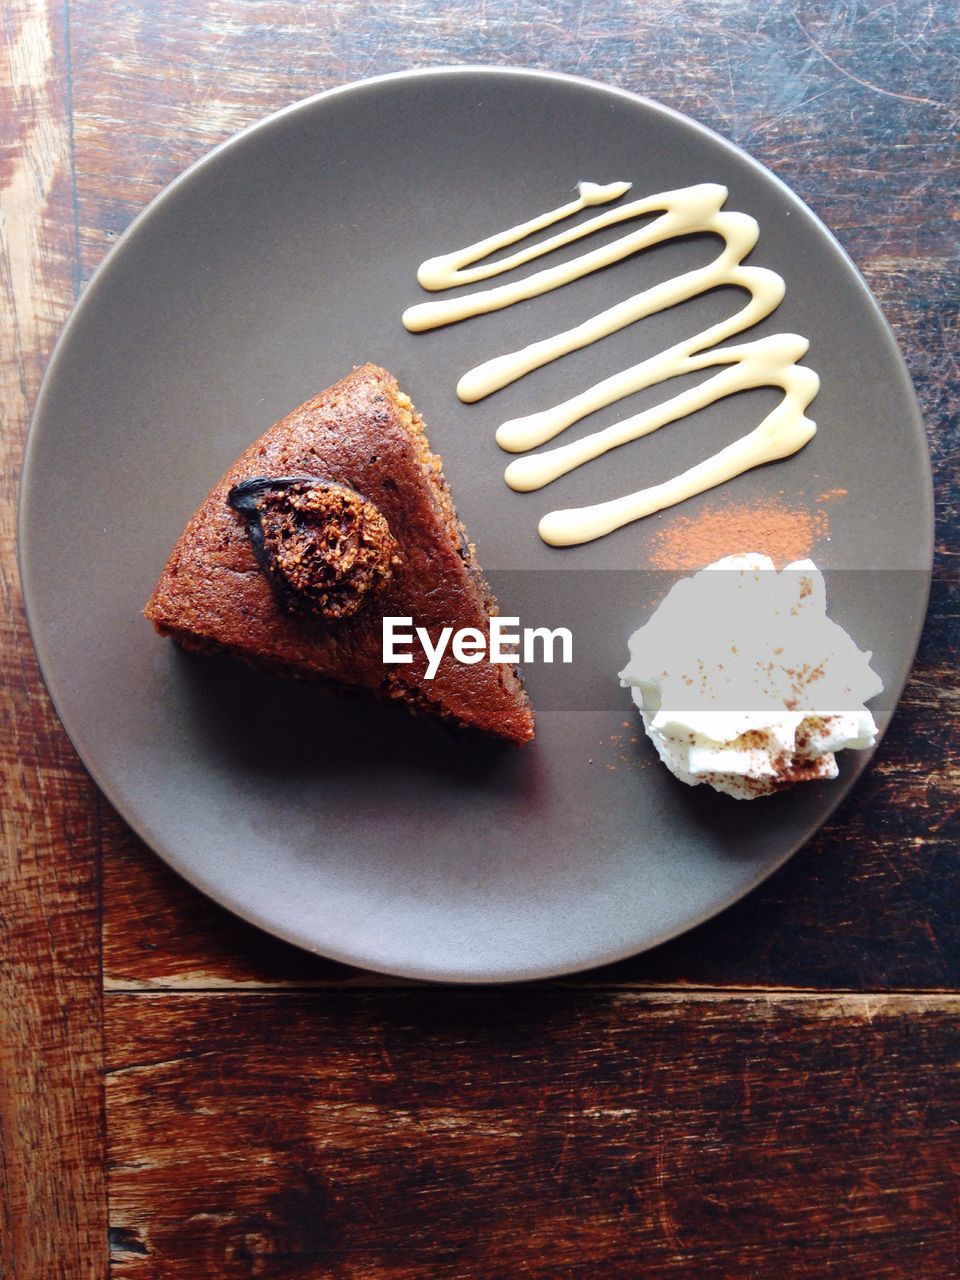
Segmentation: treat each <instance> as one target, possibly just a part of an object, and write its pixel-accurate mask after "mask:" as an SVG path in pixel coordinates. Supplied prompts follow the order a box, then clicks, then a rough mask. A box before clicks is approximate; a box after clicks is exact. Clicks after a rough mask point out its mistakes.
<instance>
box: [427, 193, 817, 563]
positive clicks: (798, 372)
mask: <svg viewBox="0 0 960 1280" xmlns="http://www.w3.org/2000/svg"><path fill="white" fill-rule="evenodd" d="M629 189H630V184H629V183H626V182H614V183H610V184H608V185H605V186H604V185H599V184H597V183H593V182H581V183H580V185H579V188H578V192H579V195H578V198H577V199H576V200H573V201H571V202H569V203H568V204H565V205H562V206H561V207H560V208H559V209H555V210H553V211H551V212H549V213H545V214H542V215H540V216H539V217H536V218H532V219H531V220H530V221H529V222H524V223H520V224H519V225H518V226H515V227H511V228H509V229H508V230H506V231H501V232H498V233H497V234H495V235H492V236H489V237H487V238H486V239H484V240H480V241H478V242H477V243H476V244H473V245H469V246H468V247H467V248H465V249H460V250H458V251H456V252H454V253H448V254H442V255H440V256H438V257H434V258H429V259H427V261H426V262H424V263H423V264H422V265H421V267H420V270H419V272H418V273H417V279H418V280H419V282H420V284H421V285H422V286H423V287H424V288H425V289H430V290H433V291H438V290H443V289H449V288H452V287H453V286H455V285H464V284H475V283H477V282H479V281H483V280H489V279H490V278H491V277H493V276H497V275H502V274H504V273H505V272H508V271H512V270H513V269H514V268H517V267H521V266H523V265H525V264H526V263H528V262H532V261H534V260H535V259H537V258H540V257H543V256H544V255H545V254H548V253H552V252H553V251H554V250H555V249H560V248H562V247H563V246H565V245H568V244H572V243H574V242H575V241H578V240H582V239H584V238H586V237H587V236H590V235H593V234H594V233H595V232H598V231H602V230H603V229H604V228H606V227H610V226H614V225H616V224H618V223H624V222H629V221H632V220H635V219H640V218H642V219H645V220H648V219H650V217H651V215H653V220H652V221H646V222H645V225H644V226H642V227H640V228H638V229H636V230H634V231H630V232H628V233H627V234H626V235H624V236H621V237H620V238H619V239H616V240H614V241H612V242H611V243H609V244H605V245H602V246H600V247H599V248H595V249H591V250H588V251H587V252H586V253H583V254H581V255H580V256H579V257H575V258H573V259H571V260H570V261H568V262H563V263H560V264H558V265H556V266H553V267H546V268H543V269H542V270H540V271H536V272H534V274H532V275H530V276H527V277H525V278H524V279H522V280H515V281H513V282H511V283H508V284H501V285H496V286H494V287H493V288H489V289H481V290H478V291H476V292H474V293H468V294H465V295H463V296H461V297H459V298H451V299H447V300H444V301H440V302H423V303H419V304H417V305H416V306H413V307H409V308H408V309H407V310H406V311H405V312H404V313H403V323H404V325H405V326H406V328H407V329H409V330H411V331H412V332H415V333H420V332H423V331H424V330H427V329H435V328H438V327H440V326H442V325H447V324H454V323H456V322H458V321H460V320H466V319H469V318H470V317H472V316H477V315H482V314H486V313H488V312H491V311H499V310H502V309H503V308H504V307H509V306H513V304H514V303H516V302H523V301H526V300H527V299H529V298H534V297H537V296H538V295H539V294H542V293H547V292H549V291H551V290H553V289H558V288H560V287H561V286H563V285H565V284H569V283H570V282H571V281H573V280H579V279H581V278H582V277H583V276H586V275H589V274H590V273H591V272H592V271H599V270H601V269H602V268H604V267H608V266H611V265H613V264H614V263H616V262H621V261H622V260H623V259H624V258H628V257H630V256H632V255H633V254H635V253H639V252H642V251H643V250H644V249H648V248H650V247H652V246H653V245H656V244H661V243H662V242H663V241H665V240H673V239H676V238H678V237H681V236H687V235H694V234H697V233H703V232H709V233H712V234H714V235H717V236H719V237H720V239H721V240H722V241H723V248H722V250H721V252H720V253H719V254H718V256H717V257H716V258H715V259H714V260H713V261H712V262H710V263H708V264H707V265H706V266H704V267H698V268H696V269H695V270H691V271H686V272H684V273H682V274H681V275H678V276H674V277H672V278H671V279H669V280H666V281H664V282H662V283H660V284H657V285H654V286H653V287H651V288H649V289H644V290H643V291H642V292H640V293H638V294H635V295H634V296H632V297H630V298H627V299H626V300H625V301H624V302H620V303H617V304H616V305H615V306H613V307H608V308H607V309H606V310H604V311H602V312H600V313H599V314H598V315H596V316H593V317H591V318H590V319H589V320H586V321H584V322H583V323H582V324H579V325H576V326H575V327H574V328H572V329H567V330H565V331H564V332H563V333H559V334H556V335H554V336H553V337H549V338H544V339H541V340H539V341H537V342H533V343H530V344H529V345H528V346H526V347H523V348H521V349H520V350H517V351H512V352H509V353H507V354H505V355H501V356H497V357H495V358H494V359H492V360H487V361H485V362H484V363H483V364H480V365H477V367H476V368H474V369H471V370H469V372H467V373H465V374H464V375H463V377H462V378H461V379H460V381H459V383H458V384H457V394H458V395H459V397H460V399H461V400H464V401H466V402H468V403H470V402H473V401H476V400H480V399H482V398H483V397H484V396H488V395H490V394H491V393H492V392H494V391H497V390H499V389H500V388H501V387H505V386H507V385H508V384H509V383H511V382H515V381H516V380H517V379H518V378H521V377H522V376H523V375H524V374H526V373H530V372H531V371H532V370H534V369H539V368H541V367H542V366H543V365H546V364H549V363H550V362H551V361H553V360H557V359H559V358H560V357H561V356H564V355H568V354H569V353H570V352H572V351H578V350H580V349H581V348H582V347H586V346H589V345H590V343H592V342H596V341H598V340H599V339H600V338H604V337H607V336H608V335H609V334H612V333H616V332H618V331H619V330H620V329H624V328H626V327H627V326H628V325H631V324H634V323H636V322H637V321H638V320H643V319H645V318H647V317H648V316H651V315H654V314H656V313H657V312H659V311H664V310H666V309H667V308H668V307H673V306H676V305H677V303H680V302H685V301H687V300H689V299H691V298H694V297H696V296H698V295H699V294H703V293H707V292H709V291H710V290H712V289H717V288H721V287H724V286H734V287H737V288H740V289H743V290H744V291H745V292H746V293H747V294H748V295H749V298H748V301H747V302H746V304H745V305H744V306H743V307H741V308H740V310H739V311H737V312H735V313H734V315H732V316H730V317H729V318H728V319H726V320H722V321H719V322H718V323H716V324H713V325H710V326H709V327H708V328H706V329H704V330H702V331H701V332H700V333H697V334H694V335H693V336H692V337H690V338H687V339H685V340H684V341H683V342H679V343H675V344H674V345H673V346H671V347H669V348H667V349H666V350H664V351H661V352H659V353H658V354H657V355H655V356H652V357H650V358H649V359H647V360H643V361H641V362H640V363H639V364H635V365H633V366H631V367H630V368H628V369H624V370H623V371H622V372H621V373H618V374H615V375H613V376H612V377H609V378H605V379H603V381H601V382H598V383H596V384H595V385H594V386H592V387H588V388H587V389H586V390H584V391H582V392H580V393H579V394H578V395H576V396H574V397H572V398H571V399H569V400H566V401H564V402H563V403H561V404H557V405H554V406H552V407H551V408H548V409H544V410H542V411H540V412H538V413H533V414H530V415H528V416H527V417H523V418H514V419H512V420H511V421H509V422H504V423H502V424H501V426H500V428H499V429H498V431H497V442H498V443H499V445H500V446H501V448H503V449H505V450H506V451H508V452H510V453H521V452H525V451H527V450H530V449H538V448H539V447H540V446H541V445H544V444H546V443H547V442H548V441H550V440H552V439H553V438H554V437H555V436H557V435H559V434H560V433H561V432H562V431H564V430H566V429H567V428H568V427H570V426H572V425H573V424H574V423H575V422H579V421H580V420H581V419H582V418H585V417H587V416H588V415H589V414H591V413H595V412H596V411H597V410H598V409H602V408H603V407H605V406H606V405H608V404H612V403H614V402H615V401H617V400H621V399H623V398H624V397H625V396H629V395H632V394H633V393H634V392H636V391H641V390H643V389H644V388H646V387H652V386H657V385H659V384H660V383H662V382H666V381H668V380H669V379H671V378H675V377H678V376H680V375H681V374H685V373H693V372H699V371H702V370H709V369H717V370H718V372H716V373H714V374H712V375H711V376H710V377H708V378H706V379H705V380H704V381H703V382H701V383H700V384H699V385H697V386H695V387H693V388H692V389H690V390H687V391H684V392H681V393H680V394H678V395H675V396H672V397H670V398H669V399H667V400H665V401H663V402H662V403H661V404H659V405H656V406H655V407H654V408H652V409H647V410H645V411H644V412H643V413H638V414H635V415H633V416H632V417H629V418H626V419H624V420H623V421H622V422H618V423H616V424H615V425H614V426H611V427H607V428H605V429H603V430H600V431H595V432H593V433H592V434H591V435H588V436H585V437H584V438H583V439H581V440H577V441H575V442H574V443H572V444H567V445H560V446H558V447H556V448H553V449H547V450H543V451H542V452H540V453H533V454H530V455H529V456H527V457H525V458H519V459H517V460H516V461H515V462H512V463H511V464H510V465H509V466H508V467H507V469H506V472H505V479H506V481H507V484H508V485H510V487H511V488H512V489H516V490H522V491H528V490H533V489H540V488H543V487H544V486H545V485H547V484H550V483H551V481H553V480H556V479H558V478H559V477H560V476H562V475H566V474H567V473H568V472H569V471H572V470H573V469H574V468H576V467H579V466H581V465H582V464H583V463H585V462H589V461H591V460H592V459H594V458H598V457H600V456H601V455H602V454H604V453H607V452H609V450H611V449H615V448H618V447H619V446H620V445H623V444H628V443H629V442H631V441H633V440H637V439H639V438H640V437H641V436H645V435H649V434H650V433H651V432H653V431H657V430H659V428H660V427H663V426H666V425H667V424H668V423H670V422H675V421H676V420H677V419H678V418H682V417H684V416H686V415H687V414H689V413H694V412H696V411H697V410H698V409H702V408H705V407H706V406H707V405H710V404H713V403H714V402H715V401H717V400H721V399H723V398H725V397H726V396H729V395H733V394H734V393H735V392H737V391H743V390H745V389H747V388H749V387H779V388H780V389H781V390H782V391H783V399H782V400H781V401H780V403H779V404H778V405H777V407H776V408H775V409H773V410H772V411H771V412H770V413H768V414H767V416H766V417H765V418H764V419H763V421H762V422H761V423H760V424H759V426H757V427H756V428H755V429H754V430H753V431H750V432H749V433H748V434H747V435H745V436H742V437H741V438H740V439H739V440H737V441H735V442H734V443H733V444H731V445H728V446H727V447H726V448H725V449H721V450H720V451H719V452H718V453H715V454H713V455H712V456H711V457H709V458H707V459H705V460H704V461H703V462H700V463H697V464H696V465H695V466H693V467H691V468H689V470H687V471H684V472H683V473H682V474H681V475H678V476H675V477H673V478H672V479H669V480H666V481H664V482H663V483H661V484H656V485H652V486H650V487H648V488H645V489H640V490H637V491H636V492H634V493H630V494H627V495H625V496H624V497H621V498H615V499H613V500H611V501H608V502H600V503H597V504H594V505H591V506H586V507H579V508H571V509H568V510H562V511H551V512H549V513H548V514H547V515H545V516H544V517H543V519H542V520H541V521H540V526H539V529H540V536H541V537H542V538H543V539H544V541H545V542H548V543H550V544H552V545H554V546H570V545H574V544H577V543H581V542H589V541H591V540H592V539H593V538H598V537H601V536H602V535H604V534H607V533H611V532H613V530H614V529H619V528H620V527H621V526H623V525H625V524H629V523H630V522H631V521H633V520H639V519H640V518H642V517H643V516H647V515H650V514H652V513H653V512H654V511H661V510H663V509H664V508H665V507H670V506H673V505H674V504H675V503H678V502H682V501H683V500H684V499H685V498H691V497H693V496H694V495H695V494H698V493H703V492H704V491H705V490H706V489H711V488H713V487H714V486H716V485H718V484H722V483H723V482H724V481H726V480H730V479H732V478H733V477H734V476H737V475H740V474H742V473H743V472H744V471H749V470H750V469H751V468H753V467H756V466H760V465H761V464H762V463H765V462H772V461H774V460H775V459H778V458H785V457H788V456H789V455H790V454H792V453H796V452H797V450H799V449H801V448H803V446H804V445H805V444H806V443H807V441H808V440H810V438H811V437H812V436H813V435H814V433H815V432H816V424H815V423H814V422H813V421H811V419H810V418H808V417H807V416H806V409H807V408H808V406H809V404H810V402H811V400H812V399H813V397H814V396H815V395H816V394H817V390H818V389H819V386H820V380H819V378H818V377H817V375H816V373H814V371H813V370H812V369H808V368H806V367H804V366H801V365H799V364H798V363H797V362H798V361H799V360H801V359H802V358H803V357H804V355H805V354H806V352H807V349H808V347H809V343H808V341H807V339H806V338H803V337H800V336H799V335H798V334H791V333H783V334H775V335H772V336H768V337H763V338H756V339H754V340H752V341H748V342H741V343H737V344H734V345H731V346H718V345H717V344H718V343H724V342H726V341H727V340H728V339H730V338H733V337H735V336H736V335H737V334H740V333H743V332H744V331H745V330H747V329H750V328H752V327H753V326H754V325H756V324H758V323H759V322H760V321H761V320H763V319H765V318H766V317H767V316H769V315H770V314H771V313H772V312H773V311H775V310H776V308H777V307H778V306H779V305H780V303H781V301H782V300H783V296H784V292H785V289H786V286H785V284H784V281H783V278H782V277H781V276H779V275H778V274H777V273H776V272H775V271H770V270H768V269H766V268H764V267H755V266H744V259H745V258H746V257H747V255H748V254H749V253H750V252H751V250H752V249H753V248H754V246H755V245H756V243H757V239H758V237H759V234H760V229H759V226H758V224H757V221H756V219H755V218H752V217H750V216H749V215H748V214H745V213H737V212H735V211H732V210H726V209H724V208H723V205H724V202H725V201H726V198H727V189H726V187H723V186H720V185H719V184H718V183H699V184H697V185H696V186H691V187H682V188H679V189H678V190H676V191H666V192H662V193H660V194H658V195H651V196H644V197H643V198H642V199H639V200H632V201H630V202H629V203H627V204H624V205H620V206H619V207H618V208H616V209H611V210H608V211H607V212H605V213H601V214H598V215H596V216H595V217H592V218H590V219H588V220H587V221H586V222H582V223H578V224H576V225H574V226H572V227H570V228H568V229H567V230H566V231H561V232H558V233H556V234H554V235H552V236H549V237H548V238H546V239H544V240H541V241H539V242H537V243H534V244H532V245H529V246H527V247H526V248H524V249H520V250H518V251H517V252H516V253H513V254H511V255H510V256H508V257H506V258H503V259H501V260H500V261H498V262H492V263H486V264H484V265H475V264H478V263H481V264H482V263H483V259H485V258H488V257H489V256H490V255H491V254H494V253H497V252H498V251H499V250H501V249H505V248H508V247H509V246H510V245H512V244H516V243H518V242H519V241H521V240H526V239H527V238H528V237H529V236H532V235H535V234H536V233H537V232H539V231H542V230H544V229H545V228H547V227H549V226H552V225H553V224H554V223H557V222H561V221H563V220H565V219H566V218H569V217H572V216H573V215H574V214H575V213H578V212H579V211H580V210H582V209H584V208H587V207H588V206H591V205H602V204H609V203H610V202H612V201H614V200H617V199H619V198H620V197H621V196H622V195H624V194H625V193H626V192H627V191H628V190H629Z"/></svg>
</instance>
